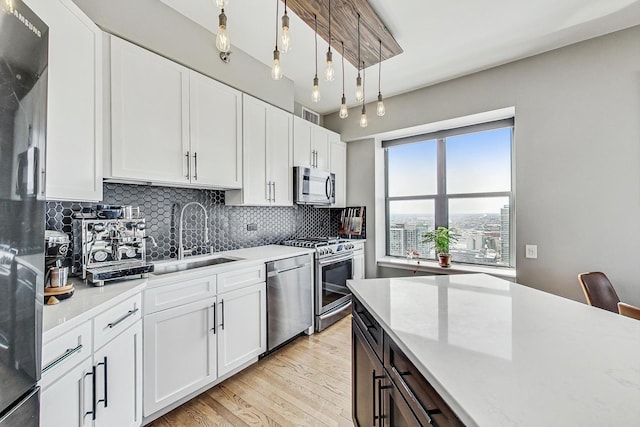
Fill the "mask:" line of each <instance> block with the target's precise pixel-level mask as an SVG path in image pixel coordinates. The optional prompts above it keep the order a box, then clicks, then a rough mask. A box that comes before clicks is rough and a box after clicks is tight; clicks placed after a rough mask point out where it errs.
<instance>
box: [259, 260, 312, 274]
mask: <svg viewBox="0 0 640 427" xmlns="http://www.w3.org/2000/svg"><path fill="white" fill-rule="evenodd" d="M309 266H311V264H309V263H306V264H300V265H296V266H293V267H289V268H285V269H282V270H275V271H270V272H268V273H267V277H275V276H277V275H279V274H282V273H287V272H289V271H294V270H300V269H301V268H306V267H309Z"/></svg>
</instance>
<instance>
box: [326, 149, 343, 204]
mask: <svg viewBox="0 0 640 427" xmlns="http://www.w3.org/2000/svg"><path fill="white" fill-rule="evenodd" d="M329 170H330V171H331V172H333V173H334V174H335V176H336V181H335V182H336V184H335V187H336V188H335V191H336V200H335V203H334V204H333V205H332V206H331V207H335V208H344V207H346V203H347V144H345V143H344V142H342V141H340V140H339V139H337V140H336V139H334V138H332V141H331V167H330V169H329Z"/></svg>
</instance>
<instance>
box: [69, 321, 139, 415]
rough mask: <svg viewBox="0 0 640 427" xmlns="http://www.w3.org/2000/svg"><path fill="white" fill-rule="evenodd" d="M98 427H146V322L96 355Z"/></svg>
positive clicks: (94, 356)
mask: <svg viewBox="0 0 640 427" xmlns="http://www.w3.org/2000/svg"><path fill="white" fill-rule="evenodd" d="M93 366H94V367H95V371H94V372H95V373H94V377H95V378H94V379H95V381H96V395H95V397H94V399H95V401H96V409H95V411H96V413H95V424H94V425H95V426H96V427H99V426H104V427H112V426H119V427H120V426H121V427H136V426H140V425H141V424H142V321H141V320H138V321H137V322H135V324H134V325H133V326H131V327H129V329H127V330H126V331H124V332H123V333H121V334H120V335H118V337H117V338H115V339H114V340H113V341H111V342H110V343H109V344H107V345H105V346H104V347H102V348H101V349H100V350H98V351H96V352H94V354H93ZM59 425H62V424H59Z"/></svg>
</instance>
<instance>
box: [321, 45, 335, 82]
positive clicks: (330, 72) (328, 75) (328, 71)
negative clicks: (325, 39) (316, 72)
mask: <svg viewBox="0 0 640 427" xmlns="http://www.w3.org/2000/svg"><path fill="white" fill-rule="evenodd" d="M335 77H336V74H335V71H334V69H333V53H332V52H331V51H330V50H329V51H327V68H325V70H324V79H325V80H326V81H328V82H332V81H333V79H335Z"/></svg>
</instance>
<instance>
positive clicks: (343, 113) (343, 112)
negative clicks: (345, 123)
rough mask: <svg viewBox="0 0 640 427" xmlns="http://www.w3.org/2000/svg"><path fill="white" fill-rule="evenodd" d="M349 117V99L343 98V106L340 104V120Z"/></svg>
mask: <svg viewBox="0 0 640 427" xmlns="http://www.w3.org/2000/svg"><path fill="white" fill-rule="evenodd" d="M347 117H349V109H348V108H347V98H345V97H344V96H343V97H342V104H340V118H341V119H346V118H347Z"/></svg>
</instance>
